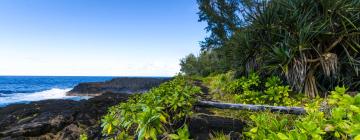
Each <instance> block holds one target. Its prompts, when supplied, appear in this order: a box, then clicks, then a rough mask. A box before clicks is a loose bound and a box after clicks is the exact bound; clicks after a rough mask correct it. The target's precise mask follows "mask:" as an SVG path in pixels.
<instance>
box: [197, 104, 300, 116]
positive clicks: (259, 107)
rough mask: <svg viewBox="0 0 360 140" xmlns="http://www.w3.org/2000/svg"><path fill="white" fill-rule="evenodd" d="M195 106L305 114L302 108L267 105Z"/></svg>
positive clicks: (200, 105)
mask: <svg viewBox="0 0 360 140" xmlns="http://www.w3.org/2000/svg"><path fill="white" fill-rule="evenodd" d="M196 105H197V106H199V107H213V108H220V109H235V110H249V111H266V110H269V111H271V112H280V113H286V114H296V115H301V114H305V113H306V111H305V109H304V108H302V107H286V106H269V105H251V104H231V103H220V102H213V101H198V102H197V104H196Z"/></svg>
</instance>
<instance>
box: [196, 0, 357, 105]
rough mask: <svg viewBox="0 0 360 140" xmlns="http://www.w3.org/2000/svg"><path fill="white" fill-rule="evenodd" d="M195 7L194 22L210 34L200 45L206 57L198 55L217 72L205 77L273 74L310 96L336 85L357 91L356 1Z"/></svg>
mask: <svg viewBox="0 0 360 140" xmlns="http://www.w3.org/2000/svg"><path fill="white" fill-rule="evenodd" d="M198 4H199V10H200V12H199V19H200V21H205V22H207V24H208V26H207V28H206V30H207V31H208V32H210V36H208V37H207V38H206V39H205V41H204V42H203V43H202V50H203V52H208V53H203V54H207V55H209V53H210V55H211V54H212V55H213V57H214V58H217V59H216V61H217V63H213V65H208V66H211V67H219V68H220V69H209V70H210V71H208V72H207V73H212V72H214V73H219V72H221V71H228V70H234V71H238V72H240V73H243V74H246V73H249V72H251V71H254V70H255V71H257V72H259V73H261V74H262V75H268V74H271V75H277V76H279V77H281V78H282V79H286V80H287V82H288V84H289V85H290V86H291V88H292V89H293V90H294V91H297V92H298V93H305V95H306V96H308V97H311V98H314V97H315V96H317V95H323V94H319V93H326V92H327V91H329V90H331V89H333V88H335V86H336V85H347V86H349V87H350V89H352V90H355V89H359V88H360V75H359V67H360V53H359V51H360V44H359V42H360V16H359V15H360V1H358V0H198ZM199 57H202V55H200V56H199ZM210 61H212V60H210ZM198 63H201V61H198ZM207 63H208V62H207ZM202 69H207V67H206V66H205V67H202ZM323 96H324V95H323Z"/></svg>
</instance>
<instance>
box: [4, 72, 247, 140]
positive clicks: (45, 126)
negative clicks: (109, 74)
mask: <svg viewBox="0 0 360 140" xmlns="http://www.w3.org/2000/svg"><path fill="white" fill-rule="evenodd" d="M127 80H128V82H126V81H127ZM141 80H144V79H128V78H127V79H113V80H110V81H107V82H102V83H81V84H79V85H78V86H76V87H75V88H74V89H73V90H72V91H70V92H69V93H68V94H69V95H84V96H89V95H91V96H94V97H93V98H90V99H88V100H80V101H72V100H43V101H37V102H32V103H29V104H13V105H9V106H7V107H3V108H0V140H14V139H15V140H39V139H40V140H63V139H65V140H78V139H79V136H80V135H81V134H86V135H87V136H88V138H89V139H91V140H92V139H95V140H97V139H104V137H103V136H102V134H101V131H102V128H101V124H100V122H101V117H102V116H103V115H105V114H106V113H107V110H108V108H109V107H111V106H114V105H117V104H119V103H121V102H126V101H127V99H128V97H129V96H130V94H129V93H138V92H141V91H143V92H144V91H147V90H149V89H150V88H152V87H154V86H158V85H159V84H161V83H162V82H165V81H167V80H169V78H167V79H155V80H154V79H152V80H150V82H149V81H147V82H144V81H142V82H141ZM121 83H125V84H121ZM136 84H143V85H136ZM122 91H128V92H122ZM130 91H131V92H130ZM195 110H197V111H196V112H199V114H198V115H194V116H191V117H190V118H189V131H190V133H191V136H192V137H193V138H194V139H195V140H207V139H209V133H211V132H213V131H223V132H227V133H230V132H232V131H236V132H239V131H241V130H242V129H243V126H244V123H243V122H242V121H240V120H234V119H231V118H224V117H219V116H214V115H213V114H211V113H210V114H209V113H207V111H206V109H203V108H199V107H196V108H195ZM201 112H203V113H201ZM204 112H205V113H204ZM224 124H226V125H224ZM233 135H234V137H236V135H237V134H236V133H233Z"/></svg>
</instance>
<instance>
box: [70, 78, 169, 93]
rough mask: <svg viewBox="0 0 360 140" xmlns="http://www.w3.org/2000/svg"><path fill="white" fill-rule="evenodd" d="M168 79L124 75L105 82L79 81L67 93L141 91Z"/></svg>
mask: <svg viewBox="0 0 360 140" xmlns="http://www.w3.org/2000/svg"><path fill="white" fill-rule="evenodd" d="M168 80H170V78H140V77H128V78H126V77H124V78H114V79H112V80H110V81H106V82H89V83H80V84H79V85H77V86H75V87H74V89H72V90H71V91H69V92H68V93H67V95H76V96H98V95H101V94H103V93H106V92H112V93H128V94H130V93H142V92H146V91H148V90H149V89H151V88H153V87H156V86H158V85H160V84H161V83H163V82H166V81H168Z"/></svg>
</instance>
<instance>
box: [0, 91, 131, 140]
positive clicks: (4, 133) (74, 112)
mask: <svg viewBox="0 0 360 140" xmlns="http://www.w3.org/2000/svg"><path fill="white" fill-rule="evenodd" d="M128 96H129V95H128V94H119V93H105V94H103V95H101V96H97V97H94V98H91V99H89V100H81V101H71V100H44V101H38V102H32V103H30V104H14V105H9V106H7V107H4V108H0V139H1V140H3V139H4V140H7V139H11V140H12V139H21V140H22V139H46V140H47V139H49V140H50V139H51V140H62V139H69V140H70V139H71V140H72V139H74V140H75V139H79V135H80V134H83V133H87V134H88V136H89V138H90V139H100V137H101V127H100V120H101V117H102V116H103V115H105V114H106V112H107V109H108V107H110V106H114V105H116V104H118V103H120V102H124V101H126V100H127V99H128Z"/></svg>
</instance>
